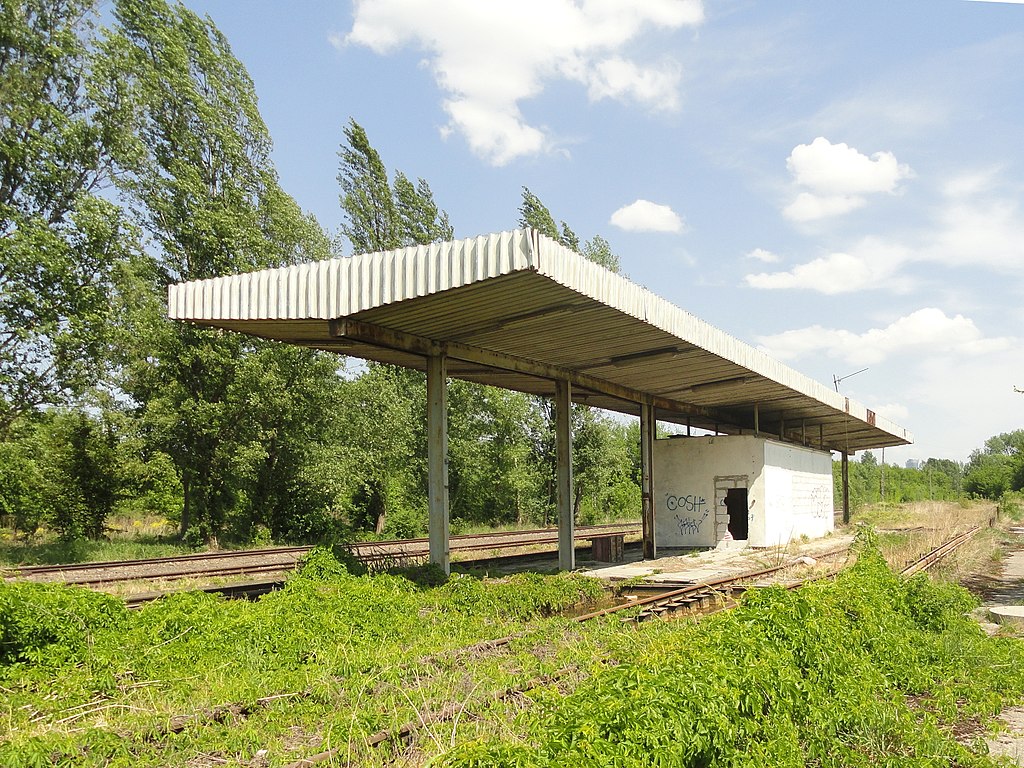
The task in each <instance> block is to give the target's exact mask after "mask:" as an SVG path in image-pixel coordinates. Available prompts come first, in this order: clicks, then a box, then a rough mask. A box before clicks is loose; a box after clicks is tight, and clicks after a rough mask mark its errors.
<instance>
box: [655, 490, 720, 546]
mask: <svg viewBox="0 0 1024 768" xmlns="http://www.w3.org/2000/svg"><path fill="white" fill-rule="evenodd" d="M665 508H666V509H668V511H669V512H680V513H682V514H678V515H675V520H676V525H678V526H679V535H680V536H694V535H696V534H698V533H700V527H701V525H702V524H703V523H704V521H705V520H707V519H708V513H709V512H710V508H709V507H708V502H707V500H706V499H705V498H704V497H703V496H701V495H700V494H699V493H684V494H679V495H676V496H667V497H666V498H665Z"/></svg>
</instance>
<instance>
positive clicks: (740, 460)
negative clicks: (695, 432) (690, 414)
mask: <svg viewBox="0 0 1024 768" xmlns="http://www.w3.org/2000/svg"><path fill="white" fill-rule="evenodd" d="M654 477H655V492H654V517H655V530H656V538H657V541H658V545H659V546H660V547H661V548H663V549H665V548H669V549H671V548H677V547H713V546H716V545H717V544H719V543H720V542H722V541H723V540H725V539H726V534H727V533H728V534H729V535H730V536H731V537H732V539H733V540H735V541H737V542H746V543H748V544H749V545H750V546H754V547H770V546H776V545H785V544H787V543H788V542H789V541H790V540H791V539H794V538H799V537H800V536H808V537H811V538H816V537H819V536H824V535H825V534H826V533H828V532H829V531H831V530H832V528H833V505H832V456H831V454H830V453H828V452H827V451H820V450H815V449H813V448H807V447H804V446H801V445H795V444H792V443H782V442H779V441H777V440H769V439H766V438H763V437H757V436H755V435H718V436H708V437H675V438H671V439H668V440H657V441H655V443H654Z"/></svg>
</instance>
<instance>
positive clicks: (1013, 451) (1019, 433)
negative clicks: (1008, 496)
mask: <svg viewBox="0 0 1024 768" xmlns="http://www.w3.org/2000/svg"><path fill="white" fill-rule="evenodd" d="M966 472H967V474H966V478H965V480H964V488H965V489H966V490H967V492H968V493H972V494H975V495H977V496H983V497H984V498H987V499H998V498H999V497H1001V496H1002V495H1003V494H1004V493H1007V492H1008V491H1019V490H1022V489H1024V429H1018V430H1014V431H1013V432H1004V433H1002V434H999V435H995V436H993V437H990V438H989V439H988V440H986V441H985V445H984V446H983V447H982V448H979V449H977V450H975V451H974V452H972V453H971V457H970V461H969V462H968V464H967V470H966Z"/></svg>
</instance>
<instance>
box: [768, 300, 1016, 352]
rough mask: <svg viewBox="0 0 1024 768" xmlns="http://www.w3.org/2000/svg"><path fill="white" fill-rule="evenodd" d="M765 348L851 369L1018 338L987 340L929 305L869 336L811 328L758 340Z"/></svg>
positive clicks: (1000, 346) (1002, 345) (969, 323)
mask: <svg viewBox="0 0 1024 768" xmlns="http://www.w3.org/2000/svg"><path fill="white" fill-rule="evenodd" d="M758 343H759V345H760V348H761V349H763V350H764V351H765V352H767V353H768V354H770V355H772V356H773V357H776V358H779V359H780V360H792V359H795V358H799V357H805V356H807V355H821V354H824V355H827V356H828V357H833V358H836V359H840V360H843V361H845V362H846V363H848V364H849V365H874V364H876V363H880V362H882V361H883V360H885V359H887V358H889V357H891V356H893V355H896V354H911V353H924V354H929V353H935V352H940V353H941V354H942V355H943V356H947V355H963V356H974V355H983V354H987V353H990V352H998V351H1002V350H1005V349H1009V348H1012V347H1013V345H1014V344H1015V342H1014V340H1013V339H1009V338H1006V337H997V338H985V337H984V336H983V335H982V333H981V331H980V330H979V329H978V327H977V326H976V325H975V324H974V321H973V320H971V319H970V318H967V317H964V316H963V315H959V314H958V315H955V316H953V317H949V316H947V315H946V313H945V312H943V311H942V310H940V309H936V308H935V307H926V308H924V309H919V310H917V311H916V312H912V313H911V314H909V315H906V316H904V317H901V318H899V319H897V320H895V321H894V322H892V323H891V324H889V325H888V326H886V327H885V328H872V329H870V330H868V331H865V332H864V333H854V332H852V331H847V330H842V329H837V328H825V327H823V326H821V325H812V326H809V327H807V328H799V329H796V330H791V331H784V332H783V333H778V334H775V335H771V336H761V337H759V338H758Z"/></svg>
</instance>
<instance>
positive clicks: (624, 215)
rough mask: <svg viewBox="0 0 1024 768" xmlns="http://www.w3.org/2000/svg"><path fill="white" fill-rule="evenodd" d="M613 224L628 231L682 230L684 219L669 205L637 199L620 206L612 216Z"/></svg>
mask: <svg viewBox="0 0 1024 768" xmlns="http://www.w3.org/2000/svg"><path fill="white" fill-rule="evenodd" d="M611 224H612V226H615V227H618V228H619V229H624V230H626V231H627V232H682V231H683V220H682V218H681V217H680V216H679V214H678V213H676V212H675V211H673V210H672V209H671V208H670V207H669V206H667V205H660V204H658V203H652V202H651V201H650V200H637V201H636V202H634V203H630V204H629V205H626V206H623V207H622V208H619V210H617V211H616V212H615V213H613V214H612V217H611Z"/></svg>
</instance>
